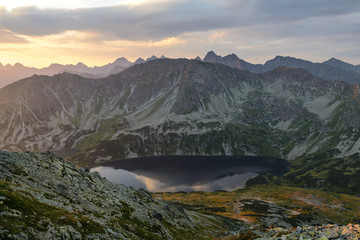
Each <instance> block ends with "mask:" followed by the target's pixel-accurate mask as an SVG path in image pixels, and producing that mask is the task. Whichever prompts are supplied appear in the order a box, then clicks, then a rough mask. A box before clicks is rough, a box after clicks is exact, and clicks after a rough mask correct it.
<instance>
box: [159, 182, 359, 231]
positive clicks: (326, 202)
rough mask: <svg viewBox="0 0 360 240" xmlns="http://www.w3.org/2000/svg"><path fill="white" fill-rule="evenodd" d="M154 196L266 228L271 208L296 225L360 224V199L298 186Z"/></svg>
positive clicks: (261, 186) (273, 186) (254, 187)
mask: <svg viewBox="0 0 360 240" xmlns="http://www.w3.org/2000/svg"><path fill="white" fill-rule="evenodd" d="M154 196H155V197H158V198H162V199H164V200H166V201H170V202H172V203H174V204H177V205H180V206H183V207H186V208H189V209H196V210H198V211H201V212H204V213H211V214H217V215H221V216H226V217H231V218H235V219H240V220H245V221H247V222H249V223H252V224H259V225H263V226H265V227H266V224H265V223H264V217H265V218H266V216H267V215H271V214H273V212H272V210H271V208H273V209H275V210H274V211H275V213H276V214H279V215H282V216H283V218H284V219H285V220H286V221H287V222H288V223H290V224H291V225H293V226H296V225H298V224H301V223H304V222H313V223H315V224H316V223H317V222H318V224H322V223H337V224H348V223H350V222H359V221H360V198H359V197H356V196H352V195H347V194H338V193H333V192H325V191H320V190H309V189H303V188H297V187H288V186H278V185H271V184H267V185H258V186H253V187H250V188H247V189H241V190H238V191H233V192H212V193H206V192H192V193H155V194H154ZM250 203H251V204H250ZM269 206H270V208H269Z"/></svg>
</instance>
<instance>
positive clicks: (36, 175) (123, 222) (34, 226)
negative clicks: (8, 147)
mask: <svg viewBox="0 0 360 240" xmlns="http://www.w3.org/2000/svg"><path fill="white" fill-rule="evenodd" d="M0 216H1V217H0V239H207V238H211V237H213V236H214V235H221V234H229V233H230V231H231V230H239V229H242V228H244V226H243V224H241V222H238V221H235V220H230V219H226V218H223V217H215V216H209V215H204V214H200V213H196V212H190V211H187V210H184V209H182V208H179V207H175V206H173V205H171V204H168V203H167V202H165V201H162V200H157V199H153V198H152V197H151V195H150V194H149V193H148V192H146V191H145V190H134V189H133V188H130V187H126V186H124V185H118V184H115V183H112V182H109V181H108V180H107V179H104V178H102V177H100V175H99V174H98V173H90V172H89V171H88V169H86V168H77V167H75V166H74V165H73V164H72V163H69V162H67V161H64V160H62V159H61V158H58V157H56V156H55V155H53V154H52V153H50V152H48V153H41V154H35V153H29V152H28V153H12V152H5V151H0Z"/></svg>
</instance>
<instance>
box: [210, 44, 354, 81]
mask: <svg viewBox="0 0 360 240" xmlns="http://www.w3.org/2000/svg"><path fill="white" fill-rule="evenodd" d="M204 62H212V63H220V64H224V65H227V66H229V67H233V68H238V69H241V70H248V71H251V72H254V73H264V72H267V71H270V70H273V69H275V68H277V67H281V66H284V67H292V68H304V69H306V70H307V71H309V72H310V73H312V74H314V75H315V76H318V77H322V78H324V79H326V80H329V81H334V80H343V81H345V82H348V83H357V82H360V67H359V65H358V66H355V65H352V64H349V63H346V62H343V61H341V60H338V59H335V58H331V59H329V60H328V61H325V62H323V63H313V62H310V61H306V60H302V59H297V58H294V57H283V56H276V57H275V58H274V59H271V60H269V61H267V62H266V63H265V64H263V65H262V64H251V63H248V62H246V61H244V60H242V59H240V58H239V57H238V56H236V55H235V54H230V55H227V56H225V57H221V56H219V55H216V54H215V53H214V52H213V51H210V52H208V53H207V54H206V56H205V58H204Z"/></svg>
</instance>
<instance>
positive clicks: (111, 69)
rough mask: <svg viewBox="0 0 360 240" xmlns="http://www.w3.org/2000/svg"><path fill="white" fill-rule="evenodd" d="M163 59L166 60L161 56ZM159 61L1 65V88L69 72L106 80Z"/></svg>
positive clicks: (122, 59) (122, 60) (153, 57)
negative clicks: (142, 64) (127, 70)
mask: <svg viewBox="0 0 360 240" xmlns="http://www.w3.org/2000/svg"><path fill="white" fill-rule="evenodd" d="M160 58H161V59H163V58H166V57H165V56H161V57H160ZM154 59H158V57H156V56H154V55H153V56H152V57H150V58H148V59H146V60H144V59H142V58H139V59H137V60H136V61H135V62H133V63H132V62H130V61H128V60H127V59H126V58H124V57H122V58H118V59H116V60H115V61H114V62H112V63H109V64H106V65H103V66H100V67H97V66H95V67H88V66H86V65H85V64H83V63H78V64H76V65H73V64H70V65H62V64H56V63H54V64H51V65H50V66H48V67H45V68H41V69H39V68H33V67H26V66H24V65H22V64H20V63H16V64H14V65H13V66H12V65H10V64H7V65H5V66H4V65H2V64H1V63H0V88H2V87H4V86H6V85H8V84H10V83H12V82H14V81H17V80H19V79H22V78H26V77H30V76H32V75H34V74H39V75H54V74H58V73H63V72H68V73H74V74H78V75H81V76H83V77H87V78H104V77H107V76H109V75H111V74H116V73H119V72H121V71H124V70H125V69H126V68H128V67H131V66H133V65H135V64H141V63H145V62H146V61H151V60H154Z"/></svg>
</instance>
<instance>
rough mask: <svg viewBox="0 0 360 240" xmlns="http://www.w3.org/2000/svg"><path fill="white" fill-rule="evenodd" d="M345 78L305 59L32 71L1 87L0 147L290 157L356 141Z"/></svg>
mask: <svg viewBox="0 0 360 240" xmlns="http://www.w3.org/2000/svg"><path fill="white" fill-rule="evenodd" d="M359 101H360V100H359V99H352V86H351V85H349V84H347V83H346V82H342V81H332V82H329V81H326V80H324V79H322V78H318V77H315V76H314V75H312V74H310V73H308V72H307V71H305V70H304V69H293V68H285V67H282V68H277V69H275V70H272V71H269V72H266V73H264V74H254V73H251V72H248V71H240V70H238V69H236V68H230V67H227V66H224V65H221V64H213V63H206V62H200V61H197V60H186V59H178V60H171V59H162V60H154V61H150V62H147V63H145V64H141V65H136V66H133V67H131V68H129V69H127V70H125V71H123V72H121V73H119V74H117V75H112V76H110V77H108V78H105V79H87V78H83V77H80V76H77V75H72V74H68V73H64V74H59V75H56V76H53V77H48V76H37V75H36V76H33V77H31V78H27V79H23V80H21V81H18V82H16V83H14V84H11V85H9V86H7V87H5V88H3V89H0V129H1V131H0V135H1V141H0V147H1V148H3V149H9V150H22V151H23V150H31V151H46V150H70V149H76V150H77V151H79V152H77V153H76V154H73V155H72V156H71V157H70V158H69V159H70V160H72V161H74V162H76V163H77V164H80V165H87V166H93V165H94V164H97V163H100V162H103V161H107V160H111V159H117V158H124V157H129V156H148V155H157V154H167V155H171V154H192V155H197V154H205V155H206V154H211V155H217V154H222V155H224V154H225V155H236V154H245V155H263V156H272V157H281V158H285V159H295V158H297V157H299V156H303V155H309V154H311V153H315V152H323V151H326V150H330V149H335V148H336V149H338V150H339V151H338V154H337V156H339V157H341V156H346V155H351V154H354V153H356V152H358V151H359V148H360V140H359V134H360V133H359V131H358V129H359V127H360V117H359V115H360V108H359V105H360V102H359Z"/></svg>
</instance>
